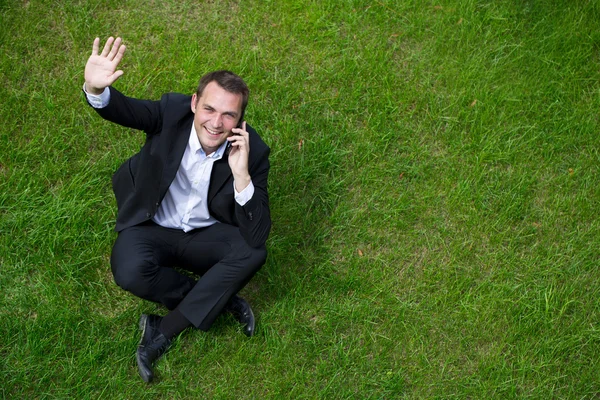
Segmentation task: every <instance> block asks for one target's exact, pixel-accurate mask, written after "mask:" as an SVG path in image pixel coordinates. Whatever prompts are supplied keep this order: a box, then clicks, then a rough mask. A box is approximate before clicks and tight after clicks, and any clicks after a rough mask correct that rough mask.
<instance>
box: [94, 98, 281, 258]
mask: <svg viewBox="0 0 600 400" xmlns="http://www.w3.org/2000/svg"><path fill="white" fill-rule="evenodd" d="M190 104H191V96H186V95H182V94H177V93H169V94H165V95H163V96H162V98H161V100H160V101H150V100H138V99H134V98H131V97H127V96H124V95H123V94H122V93H120V92H119V91H118V90H116V89H114V88H112V87H111V88H110V102H109V104H108V105H107V106H106V107H104V108H99V109H95V110H96V112H98V114H100V115H101V116H102V118H104V119H106V120H109V121H112V122H115V123H117V124H120V125H123V126H126V127H129V128H134V129H139V130H143V131H144V132H145V133H146V142H145V143H144V145H143V147H142V148H141V150H140V151H139V153H137V154H135V155H134V156H133V157H131V158H130V159H128V160H127V161H125V162H124V163H123V164H122V165H121V166H120V167H119V169H118V170H117V171H116V172H115V174H114V175H113V179H112V184H113V191H114V193H115V197H116V199H117V207H118V213H117V224H116V227H115V229H116V230H117V231H122V230H123V229H125V228H128V227H131V226H134V225H138V224H140V223H142V222H145V221H148V220H149V219H151V218H152V217H153V216H154V214H155V213H156V211H157V209H158V207H159V205H160V203H161V201H162V200H163V198H164V197H165V194H166V193H167V190H168V189H169V186H170V185H171V182H172V181H173V179H175V174H176V173H177V169H178V168H179V165H180V164H181V159H182V158H183V153H184V150H185V147H186V145H187V142H188V140H189V137H190V132H191V129H192V123H193V119H194V113H192V111H191V107H190ZM246 130H247V131H248V133H249V137H250V154H249V159H248V170H249V173H250V176H251V177H252V183H253V184H254V189H255V190H254V195H253V196H252V199H251V200H250V201H248V202H247V203H246V204H245V205H244V206H240V205H239V204H238V203H237V202H236V201H235V199H234V193H233V175H232V173H231V168H229V164H228V162H227V156H224V157H223V158H222V159H220V160H218V161H216V162H215V163H214V164H213V170H212V173H211V178H210V186H209V189H208V199H207V200H208V210H209V212H210V214H211V215H212V216H213V217H215V218H216V219H217V220H218V221H220V222H222V223H226V224H230V225H234V226H237V227H239V228H240V232H241V234H242V237H243V238H244V239H245V240H246V242H247V243H248V244H249V245H250V246H252V247H260V246H263V245H264V244H265V241H266V240H267V237H268V235H269V231H270V229H271V216H270V212H269V195H268V191H267V179H268V175H269V152H270V149H269V147H268V146H267V145H266V144H265V143H264V142H263V141H262V139H261V138H260V137H259V136H258V134H257V133H256V131H255V130H254V129H253V128H252V127H250V126H249V125H246Z"/></svg>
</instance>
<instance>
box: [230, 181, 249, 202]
mask: <svg viewBox="0 0 600 400" xmlns="http://www.w3.org/2000/svg"><path fill="white" fill-rule="evenodd" d="M233 193H234V197H235V201H236V202H237V203H238V204H239V205H240V206H243V205H245V204H246V203H247V202H249V201H250V199H251V198H252V196H254V184H253V183H252V181H250V184H249V185H248V186H246V188H245V189H244V190H242V191H241V192H240V193H238V191H237V190H235V181H234V182H233Z"/></svg>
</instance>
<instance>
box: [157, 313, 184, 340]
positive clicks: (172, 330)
mask: <svg viewBox="0 0 600 400" xmlns="http://www.w3.org/2000/svg"><path fill="white" fill-rule="evenodd" d="M191 325H192V323H191V322H190V321H188V319H187V318H186V317H184V316H183V314H182V313H181V312H179V310H177V309H175V310H173V311H171V312H170V313H168V314H167V315H165V316H164V317H163V319H162V321H160V326H159V327H158V330H159V331H160V333H162V334H163V335H165V337H166V338H167V339H172V338H173V337H175V336H177V335H179V334H180V333H181V332H183V331H184V330H185V328H187V327H188V326H191Z"/></svg>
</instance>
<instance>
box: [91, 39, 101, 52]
mask: <svg viewBox="0 0 600 400" xmlns="http://www.w3.org/2000/svg"><path fill="white" fill-rule="evenodd" d="M99 44H100V38H96V39H94V44H93V45H92V55H93V56H97V55H98V45H99Z"/></svg>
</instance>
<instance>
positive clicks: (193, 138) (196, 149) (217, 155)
mask: <svg viewBox="0 0 600 400" xmlns="http://www.w3.org/2000/svg"><path fill="white" fill-rule="evenodd" d="M188 145H189V146H190V150H192V152H193V154H198V155H199V156H200V159H201V160H204V159H205V158H214V159H215V161H216V160H220V159H221V158H223V154H224V153H225V147H227V141H225V142H223V144H222V145H221V146H219V148H218V149H217V150H216V151H214V152H212V153H211V154H208V155H207V154H206V153H205V152H204V149H203V148H202V146H201V145H200V140H198V134H197V133H196V127H195V126H194V123H193V122H192V131H191V132H190V140H189V141H188Z"/></svg>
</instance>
